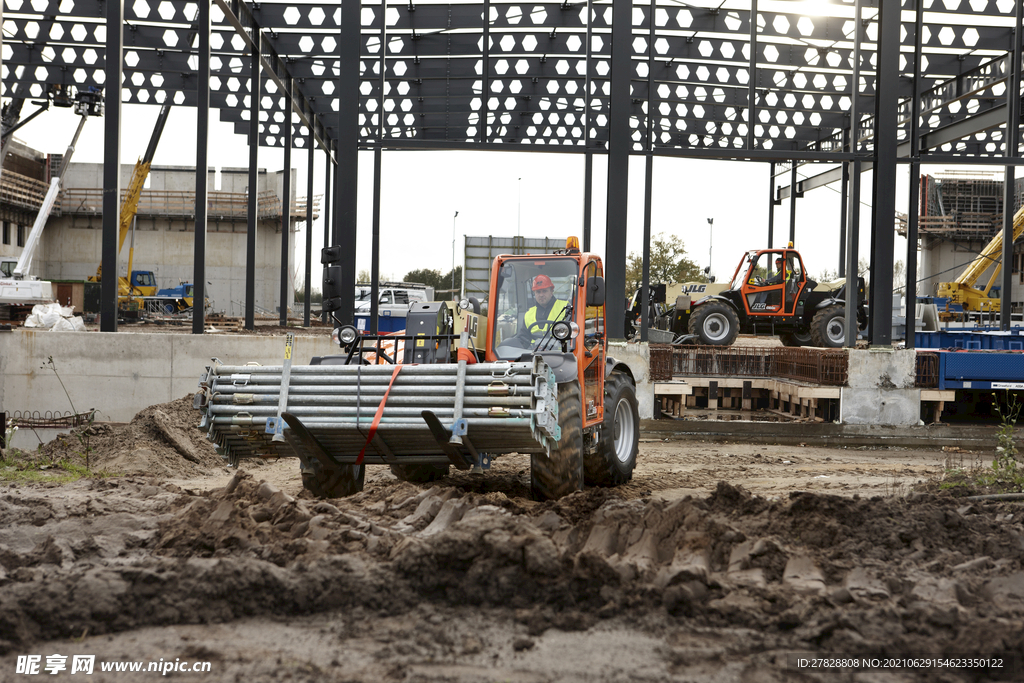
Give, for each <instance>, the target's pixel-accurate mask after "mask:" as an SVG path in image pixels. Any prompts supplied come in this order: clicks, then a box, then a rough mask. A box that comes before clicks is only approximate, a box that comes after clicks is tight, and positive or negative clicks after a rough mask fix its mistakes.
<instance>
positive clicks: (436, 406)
mask: <svg viewBox="0 0 1024 683" xmlns="http://www.w3.org/2000/svg"><path fill="white" fill-rule="evenodd" d="M396 367H400V368H401V369H400V370H399V371H398V374H397V375H396V376H394V381H393V382H392V376H393V373H394V371H395V368H396ZM285 370H286V368H285V367H284V366H256V365H243V366H231V365H217V366H212V367H208V368H207V372H206V374H205V375H204V376H203V377H202V378H201V379H200V383H199V386H200V391H199V393H197V394H196V397H195V406H196V407H197V408H199V409H200V411H201V412H202V414H203V419H202V422H201V423H200V425H199V427H200V429H204V430H205V431H206V432H207V438H208V439H209V440H210V441H212V442H214V443H215V444H217V451H218V453H220V454H221V455H222V456H223V457H224V458H225V459H227V460H228V462H229V463H232V464H237V462H238V460H240V459H242V458H277V457H312V454H311V453H308V452H305V447H304V445H303V444H302V442H301V440H300V439H298V438H296V437H295V435H292V434H290V432H291V430H290V429H289V428H288V427H287V425H285V424H284V422H283V420H282V419H281V415H282V414H283V413H285V412H287V413H290V414H291V415H294V416H296V417H297V418H299V420H301V422H302V424H303V425H304V426H305V427H306V429H307V430H309V432H310V433H311V434H312V435H313V436H314V437H315V438H316V440H317V441H318V442H319V443H320V444H321V445H322V446H323V448H324V449H325V450H326V451H327V452H328V453H330V454H331V455H332V456H334V457H335V458H336V459H337V460H338V461H339V462H341V463H346V462H355V460H356V458H357V456H358V455H359V453H360V451H361V450H363V449H364V447H365V449H366V450H365V462H367V463H369V464H388V463H391V462H396V461H397V462H401V463H408V464H414V463H425V462H434V463H443V462H447V456H446V455H445V451H444V449H443V448H442V447H441V445H440V444H439V443H438V442H437V440H436V438H435V437H434V435H433V434H432V433H431V432H430V430H429V428H428V426H427V423H426V422H425V420H424V418H423V416H422V413H423V411H425V410H429V411H431V412H432V413H434V415H436V416H437V418H438V419H439V420H440V422H441V424H442V425H443V426H444V427H445V428H446V429H448V430H449V431H451V430H452V428H453V426H454V423H455V421H456V419H457V418H462V419H463V420H465V423H466V441H468V443H469V444H471V446H468V445H467V446H466V447H467V448H475V449H476V450H477V452H480V453H486V454H488V455H499V454H503V453H511V452H518V453H534V452H545V451H546V450H548V448H549V444H550V443H551V442H552V440H554V441H557V440H558V438H559V435H560V431H559V428H558V389H557V384H556V382H555V378H554V373H553V372H552V371H551V369H550V368H549V367H548V366H547V364H545V363H544V361H543V359H541V358H540V357H537V358H536V359H535V360H533V361H531V362H515V363H510V362H495V363H476V364H473V365H465V366H463V368H461V370H460V368H459V365H458V364H455V363H446V364H436V365H413V364H410V365H401V366H395V365H293V366H291V368H290V372H286V371H285ZM389 385H390V386H391V389H390V392H389V393H388V397H387V401H386V402H385V404H384V406H383V409H381V402H382V400H383V399H384V395H385V393H386V392H388V387H389ZM459 399H461V412H460V413H459V415H456V410H457V404H458V403H459ZM378 410H380V417H379V424H378V427H377V429H376V435H375V436H372V432H371V426H372V424H373V423H374V420H375V418H376V417H377V413H378ZM275 433H277V434H283V435H284V437H285V438H284V439H283V440H281V439H280V437H279V438H278V440H274V438H273V437H274V435H275ZM371 436H372V438H371ZM453 443H455V444H456V446H457V447H460V446H461V445H460V444H459V441H458V439H456V440H454V442H453Z"/></svg>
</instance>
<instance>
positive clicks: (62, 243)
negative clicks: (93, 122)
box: [5, 164, 296, 315]
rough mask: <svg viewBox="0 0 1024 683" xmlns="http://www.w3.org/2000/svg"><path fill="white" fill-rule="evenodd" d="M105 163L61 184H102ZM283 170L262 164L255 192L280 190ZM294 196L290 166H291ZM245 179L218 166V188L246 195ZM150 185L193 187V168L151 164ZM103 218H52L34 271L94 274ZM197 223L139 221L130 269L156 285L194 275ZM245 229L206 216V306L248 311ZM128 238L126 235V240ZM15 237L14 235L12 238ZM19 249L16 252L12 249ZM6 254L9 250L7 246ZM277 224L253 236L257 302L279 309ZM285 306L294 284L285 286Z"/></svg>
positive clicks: (83, 168)
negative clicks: (153, 278) (148, 274)
mask: <svg viewBox="0 0 1024 683" xmlns="http://www.w3.org/2000/svg"><path fill="white" fill-rule="evenodd" d="M133 169H134V164H122V165H121V186H122V188H124V187H125V186H127V184H128V182H129V180H130V179H131V175H132V171H133ZM102 172H103V165H102V164H71V165H70V166H69V168H68V171H67V172H66V174H65V182H64V187H65V188H98V187H102V186H103V176H102ZM283 177H284V173H283V171H278V172H276V173H269V174H268V173H267V171H266V169H261V170H260V174H259V180H258V190H259V191H264V190H268V189H269V190H273V191H275V192H276V193H277V194H278V196H280V194H281V186H282V181H283ZM292 179H293V182H292V191H291V196H292V198H293V199H294V197H295V189H296V188H295V182H294V179H295V170H294V169H292ZM215 181H216V177H215V172H214V171H212V170H211V171H210V172H209V187H210V189H211V191H212V190H213V189H214V188H215V187H216V185H215ZM248 184H249V177H248V170H247V169H239V168H225V169H221V173H220V188H221V191H223V192H235V193H244V192H245V191H246V188H247V187H248ZM147 188H148V189H152V190H176V191H182V192H189V193H191V192H194V191H195V169H193V168H191V167H184V166H161V167H154V168H153V170H152V171H151V172H150V175H149V182H148V185H147ZM294 225H295V222H293V230H292V235H291V239H290V245H291V249H290V254H289V271H290V272H292V273H294V272H296V266H295V247H296V239H295V236H294V235H295V230H294ZM102 227H103V218H102V216H96V215H82V214H74V213H70V212H69V213H66V214H64V215H62V216H52V217H51V218H50V220H49V222H48V223H47V226H46V230H45V231H44V233H43V238H42V240H41V242H40V247H39V250H38V251H37V253H36V256H35V259H34V264H33V268H32V270H33V272H34V273H35V274H37V275H38V276H39V277H41V278H44V279H54V280H82V279H85V278H87V277H90V276H92V275H95V274H96V268H97V266H99V263H100V259H101V254H102ZM194 228H195V226H194V223H193V222H192V221H188V220H172V219H163V218H152V217H146V218H140V219H139V221H138V224H137V226H136V231H135V255H134V262H133V265H132V268H133V269H134V270H151V271H153V273H154V274H155V276H156V280H157V284H158V285H159V286H160V287H176V286H178V284H180V283H181V282H191V281H192V280H193V273H194V263H193V253H194V248H195V247H194V244H195V242H194V240H195V237H194V235H195V232H194ZM246 232H247V227H246V224H245V222H244V221H242V222H231V221H211V222H210V223H208V225H207V238H206V280H207V282H208V283H209V284H208V286H207V292H206V295H207V297H208V298H209V299H210V300H211V311H212V312H215V313H225V314H227V315H243V314H244V312H245V253H246V239H247V237H246ZM129 239H130V238H129ZM13 241H14V240H13V239H12V242H13ZM129 246H130V242H129V241H128V240H126V241H125V245H124V247H123V248H122V249H121V253H120V255H119V259H118V261H119V272H121V273H125V272H127V267H128V251H129ZM14 251H15V253H20V252H21V249H16V250H14ZM5 252H6V250H5ZM280 273H281V224H280V220H279V219H276V220H268V221H259V222H258V223H257V236H256V273H255V281H256V301H255V303H256V306H257V307H258V308H259V309H263V310H266V311H270V312H276V311H277V310H278V307H279V306H280V304H281V277H280ZM288 291H289V296H288V299H289V304H288V305H289V306H292V304H291V298H292V295H291V292H292V291H293V286H292V283H289V288H288Z"/></svg>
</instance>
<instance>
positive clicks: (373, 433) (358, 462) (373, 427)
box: [356, 363, 402, 465]
mask: <svg viewBox="0 0 1024 683" xmlns="http://www.w3.org/2000/svg"><path fill="white" fill-rule="evenodd" d="M401 369H402V366H401V365H398V364H397V363H396V364H395V370H394V372H392V373H391V381H390V382H388V388H387V390H385V392H384V398H382V399H381V400H380V405H378V406H377V414H376V415H374V416H373V424H371V425H370V435H369V436H368V437H366V443H364V444H363V450H361V451H359V457H358V458H356V465H362V464H363V456H364V455H366V447H367V446H369V445H370V442H371V441H373V437H374V436H376V435H377V426H378V425H380V417H381V415H383V414H384V404H386V403H387V402H388V394H390V393H391V387H393V386H394V384H395V380H396V379H397V378H398V372H399V371H400V370H401Z"/></svg>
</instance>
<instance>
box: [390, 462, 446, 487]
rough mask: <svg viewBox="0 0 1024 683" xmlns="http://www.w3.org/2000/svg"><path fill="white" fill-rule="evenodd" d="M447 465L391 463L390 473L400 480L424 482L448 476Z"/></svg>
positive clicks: (415, 482) (416, 482)
mask: <svg viewBox="0 0 1024 683" xmlns="http://www.w3.org/2000/svg"><path fill="white" fill-rule="evenodd" d="M448 470H449V466H448V465H391V474H393V475H395V476H396V477H398V478H399V480H401V481H411V482H412V483H414V484H426V483H427V482H430V481H437V480H438V479H441V478H443V477H447V476H448Z"/></svg>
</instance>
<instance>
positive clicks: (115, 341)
mask: <svg viewBox="0 0 1024 683" xmlns="http://www.w3.org/2000/svg"><path fill="white" fill-rule="evenodd" d="M331 353H338V348H337V347H336V346H334V345H333V344H332V343H331V339H330V334H329V333H327V332H326V331H325V332H323V333H320V334H316V335H303V336H296V338H295V350H294V355H293V358H294V359H295V362H296V363H308V362H309V359H310V358H311V357H313V356H321V355H327V354H331ZM283 356H284V336H283V335H277V336H240V335H231V336H228V335H223V336H218V335H191V334H149V333H130V332H120V333H113V332H108V333H104V332H41V331H33V330H23V329H21V330H15V331H14V332H6V333H0V407H2V408H3V409H4V410H6V411H14V410H21V411H26V410H32V411H35V410H37V411H40V412H44V413H45V412H46V411H56V412H61V413H63V412H65V411H68V412H70V411H71V402H73V403H74V405H75V408H76V409H77V410H78V411H79V412H84V411H86V410H88V409H90V408H95V409H96V410H97V420H101V421H113V422H128V421H130V420H131V419H132V417H133V416H134V415H135V414H136V413H138V412H139V411H140V410H142V409H143V408H146V407H148V406H151V405H154V404H157V403H166V402H167V401H172V400H174V399H178V398H181V397H182V396H185V395H187V394H193V393H195V392H196V390H197V388H198V382H199V376H200V375H201V374H202V373H203V372H204V370H205V368H206V366H208V365H212V362H211V360H210V359H211V358H213V357H216V358H219V359H220V360H221V361H222V362H223V363H225V364H232V365H243V364H245V363H248V362H253V361H255V362H258V363H260V364H262V365H280V364H281V363H282V358H283ZM50 357H52V358H53V362H54V364H55V365H56V367H57V372H58V373H59V374H60V380H61V381H63V383H64V386H65V387H66V388H67V393H68V394H70V396H71V402H69V400H68V396H66V395H65V393H64V390H63V389H62V388H61V383H60V381H58V379H57V375H56V374H54V371H53V370H52V369H51V368H50V366H49V365H47V364H46V363H47V359H48V358H50Z"/></svg>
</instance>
